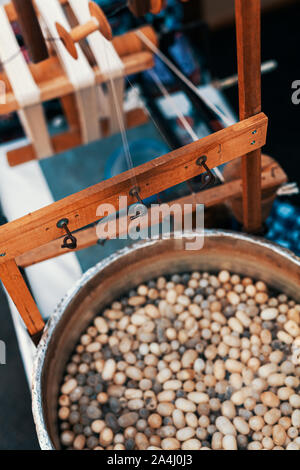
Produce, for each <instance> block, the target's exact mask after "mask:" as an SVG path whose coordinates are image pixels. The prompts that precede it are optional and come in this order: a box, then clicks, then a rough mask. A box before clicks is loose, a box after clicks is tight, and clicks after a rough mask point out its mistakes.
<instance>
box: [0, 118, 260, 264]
mask: <svg viewBox="0 0 300 470" xmlns="http://www.w3.org/2000/svg"><path fill="white" fill-rule="evenodd" d="M267 122H268V119H267V117H266V116H265V115H264V114H263V113H261V114H258V115H257V116H254V117H252V118H249V119H246V120H244V121H241V122H239V123H237V124H234V125H233V126H230V127H228V128H226V129H222V130H221V131H219V132H217V133H215V134H212V135H209V136H207V137H205V138H204V139H201V140H198V141H197V142H193V143H191V144H189V145H186V146H185V147H182V148H179V149H177V150H175V151H173V152H171V153H168V154H166V155H164V156H162V157H159V158H156V159H154V160H152V161H150V162H148V163H145V164H144V165H141V166H139V167H137V168H135V169H133V170H129V171H126V172H125V173H122V174H121V175H118V176H115V177H113V178H111V179H110V180H106V181H103V182H102V183H99V184H97V185H95V186H92V187H90V188H87V189H85V190H83V191H81V192H79V193H77V194H73V195H71V196H69V197H67V198H65V199H62V200H60V201H57V202H55V203H53V204H51V206H48V207H45V208H42V209H40V210H38V211H36V212H33V213H32V214H28V215H26V216H24V217H22V218H20V219H18V220H15V221H13V222H10V223H8V224H6V225H3V226H2V227H0V264H2V263H5V262H6V261H7V260H9V259H15V258H16V257H17V256H20V255H21V254H22V253H25V252H26V251H28V250H31V249H33V248H35V247H37V246H41V245H43V244H46V243H48V242H50V241H51V240H55V239H56V238H59V237H60V236H61V235H62V231H61V230H60V229H58V228H57V227H56V223H57V221H58V220H59V219H61V218H63V217H67V218H68V220H69V229H70V230H71V231H72V230H78V229H80V228H82V227H85V226H87V225H89V224H90V223H93V222H94V221H95V220H97V217H96V211H97V208H98V206H99V204H103V203H110V204H113V205H114V207H117V206H118V200H119V196H120V195H127V196H128V204H129V205H130V204H133V203H134V202H136V201H135V199H134V198H133V197H132V196H129V192H130V189H131V188H132V186H133V183H132V181H133V179H134V180H135V181H136V182H137V184H138V186H139V188H140V195H141V197H142V198H143V199H146V198H147V197H150V196H152V195H154V194H158V193H159V192H161V191H164V190H165V189H167V188H170V187H172V186H175V185H177V184H179V183H182V182H184V181H187V180H189V179H191V178H193V177H195V176H197V175H199V174H201V173H203V172H205V170H204V169H203V168H202V167H199V166H198V165H197V163H196V162H197V159H198V158H199V157H200V156H202V155H206V156H207V164H208V166H209V167H210V168H215V167H217V166H220V165H222V164H224V163H227V162H229V161H231V160H234V159H235V158H238V157H240V156H242V155H244V154H247V153H249V151H250V150H252V149H253V150H255V149H258V148H261V147H262V146H263V145H265V142H266V133H267Z"/></svg>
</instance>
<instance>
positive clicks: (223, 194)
mask: <svg viewBox="0 0 300 470" xmlns="http://www.w3.org/2000/svg"><path fill="white" fill-rule="evenodd" d="M261 177H262V189H263V190H270V189H271V188H272V189H273V190H274V192H275V191H276V189H277V188H278V187H280V186H281V185H282V184H283V183H285V182H286V180H287V178H286V175H285V173H284V171H283V170H282V169H281V168H280V166H279V165H278V164H276V163H272V164H271V165H268V167H267V168H265V169H264V171H263V173H262V175H261ZM241 194H242V180H241V179H237V180H233V181H230V182H228V183H224V184H222V185H221V186H218V187H217V188H210V189H207V190H205V191H201V192H200V193H196V194H192V195H190V196H185V197H182V198H179V199H176V200H174V201H172V202H169V203H168V205H169V206H171V205H172V204H179V205H180V206H181V207H184V205H187V204H193V209H195V204H204V206H205V208H210V207H214V206H216V205H218V204H222V203H224V202H226V201H228V200H229V199H231V198H235V197H237V196H239V195H241ZM151 210H152V209H149V211H148V212H150V214H149V220H150V221H151ZM147 225H150V224H148V220H146V219H145V226H146V227H147ZM140 226H141V228H143V223H142V222H141V225H140ZM124 233H127V231H125V230H121V231H119V232H118V235H123V234H124ZM114 235H115V234H114V233H113V234H112V236H114ZM76 238H77V249H76V251H79V250H83V249H84V248H88V247H90V246H93V245H95V244H96V243H97V242H98V237H97V234H96V229H95V227H89V228H87V229H84V230H81V231H80V232H77V233H76ZM107 238H108V239H109V238H110V236H109V234H108V235H107ZM61 244H62V240H61V239H59V240H54V241H52V242H50V243H48V244H47V245H44V246H41V247H38V248H35V249H34V250H31V251H28V252H27V253H24V254H23V255H21V256H19V257H18V258H17V259H16V262H17V264H18V266H20V267H22V268H26V267H28V266H32V265H34V264H37V263H41V262H42V261H45V260H47V259H51V258H55V257H57V256H60V255H62V254H63V253H64V252H65V250H64V249H63V248H61Z"/></svg>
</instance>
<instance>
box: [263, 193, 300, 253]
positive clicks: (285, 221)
mask: <svg viewBox="0 0 300 470" xmlns="http://www.w3.org/2000/svg"><path fill="white" fill-rule="evenodd" d="M266 224H267V228H268V232H267V235H266V238H267V239H268V240H272V241H274V242H276V243H278V244H279V245H281V246H283V247H284V248H288V249H289V250H291V251H293V252H294V253H295V254H296V255H298V256H300V208H299V207H296V206H293V205H292V204H290V203H289V202H287V201H280V200H278V199H277V200H276V201H275V203H274V205H273V208H272V212H271V214H270V216H269V218H268V219H267V222H266Z"/></svg>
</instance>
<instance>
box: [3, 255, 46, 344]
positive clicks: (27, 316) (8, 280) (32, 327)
mask: <svg viewBox="0 0 300 470" xmlns="http://www.w3.org/2000/svg"><path fill="white" fill-rule="evenodd" d="M0 279H1V281H2V282H3V285H4V287H5V288H6V290H7V292H8V294H9V295H10V297H11V299H12V300H13V302H14V304H15V306H16V307H17V309H18V311H19V313H20V315H21V317H22V318H23V320H24V323H25V325H26V326H27V329H28V332H29V334H30V336H31V337H32V340H33V341H34V343H36V344H37V343H38V341H39V338H40V335H41V333H42V331H43V328H44V326H45V323H44V321H43V319H42V316H41V314H40V312H39V310H38V308H37V306H36V303H35V301H34V300H33V297H32V295H31V294H30V292H29V289H28V287H27V285H26V283H25V281H24V279H23V276H22V274H21V272H20V270H19V268H18V266H17V264H16V262H15V260H13V259H11V260H9V261H7V262H6V263H4V264H1V265H0Z"/></svg>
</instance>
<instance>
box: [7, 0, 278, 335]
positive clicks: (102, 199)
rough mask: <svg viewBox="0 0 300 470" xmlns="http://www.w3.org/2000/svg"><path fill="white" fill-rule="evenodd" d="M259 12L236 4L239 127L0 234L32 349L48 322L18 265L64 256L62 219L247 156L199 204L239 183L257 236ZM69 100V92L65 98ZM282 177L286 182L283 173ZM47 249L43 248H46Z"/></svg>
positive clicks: (90, 216) (248, 2)
mask: <svg viewBox="0 0 300 470" xmlns="http://www.w3.org/2000/svg"><path fill="white" fill-rule="evenodd" d="M259 5H260V2H259V0H236V16H237V37H238V65H239V90H240V114H241V121H240V122H239V123H237V124H235V125H233V126H231V127H228V128H226V129H223V130H221V131H219V132H217V133H215V134H213V135H210V136H208V137H205V138H204V139H201V140H199V141H197V142H194V143H192V144H189V145H187V146H185V147H182V148H180V149H178V150H175V151H173V152H171V153H169V154H167V155H164V156H162V157H159V158H157V159H155V160H153V161H151V162H149V163H146V164H144V165H142V166H139V167H137V168H135V169H134V170H129V171H127V172H125V173H123V174H121V175H119V176H116V177H114V178H112V179H110V180H107V181H104V182H101V183H99V184H97V185H95V186H92V187H90V188H87V189H85V190H83V191H81V192H79V193H77V194H73V195H71V196H69V197H67V198H65V199H63V200H61V201H57V202H55V203H53V204H51V205H50V206H48V207H45V208H42V209H40V210H38V211H36V212H33V213H32V214H28V215H26V216H25V217H22V218H20V219H18V220H15V221H13V222H10V223H8V224H6V225H4V226H2V227H0V279H1V280H2V282H3V284H4V286H5V287H6V289H7V291H8V293H9V294H10V296H11V298H12V299H13V301H14V303H15V305H16V307H17V309H18V310H19V313H20V315H21V316H22V318H23V320H24V322H25V324H26V326H27V329H28V331H29V333H30V335H31V337H32V338H33V340H34V341H35V342H37V341H38V338H39V336H40V334H41V332H42V330H43V327H44V322H43V320H42V317H41V315H40V313H39V311H38V308H37V306H36V304H35V302H34V300H33V298H32V296H31V294H30V292H29V290H28V288H27V287H26V285H25V283H24V281H23V278H22V276H21V274H20V271H19V268H18V264H19V265H20V266H28V265H29V264H30V263H33V262H38V261H41V260H42V259H48V258H50V257H54V256H58V255H60V254H62V252H65V251H62V249H61V246H60V245H61V241H60V239H61V237H62V236H63V230H62V229H59V228H57V222H58V221H59V220H60V219H62V218H67V219H68V220H69V229H70V230H71V231H72V232H74V231H76V230H78V229H80V228H84V227H87V226H88V225H89V224H91V223H93V222H95V221H96V220H97V216H96V211H97V207H98V206H99V204H103V203H110V204H113V205H114V206H115V207H117V204H118V198H119V196H120V195H126V196H127V197H128V205H130V204H132V203H134V202H135V200H134V198H133V197H132V196H130V190H131V189H132V187H133V181H135V184H136V185H138V187H139V193H140V196H141V198H142V199H145V198H147V197H149V196H151V195H154V194H158V193H159V192H161V191H164V190H165V189H167V188H170V187H172V186H174V185H177V184H179V183H181V182H184V181H187V180H189V179H191V178H193V177H195V176H197V175H199V174H201V173H203V172H204V171H205V169H204V168H203V167H201V166H199V164H198V159H199V157H201V156H203V155H206V157H207V165H208V167H209V168H215V167H217V166H219V165H221V164H224V163H227V162H229V161H231V160H234V159H236V158H239V157H243V172H242V178H241V180H238V182H232V184H230V185H229V186H227V187H225V190H224V189H223V193H222V195H220V196H219V197H218V196H216V197H214V196H212V194H213V192H215V191H216V192H217V191H219V188H216V189H212V190H208V191H206V192H205V196H206V199H205V196H203V195H202V194H200V195H199V198H200V201H201V198H202V197H203V199H202V200H204V202H206V203H207V204H213V203H219V202H220V201H224V200H225V199H226V198H228V197H232V196H234V195H236V194H238V193H239V192H240V188H241V184H242V185H243V200H244V226H245V229H246V230H248V231H250V230H252V231H255V230H258V228H260V225H261V211H260V207H261V185H262V183H263V186H265V187H268V185H271V186H272V185H273V186H274V181H272V175H271V177H270V174H266V173H265V174H263V177H261V168H260V161H261V153H260V152H261V148H262V147H263V146H264V145H265V142H266V133H267V121H268V120H267V117H266V116H265V115H264V114H263V113H261V112H260V107H261V103H260V90H259V89H260V79H259V74H260V54H259V52H258V49H259V46H260V44H259V29H260V28H259ZM253 48H254V52H253ZM255 48H257V51H256V49H255ZM248 88H249V90H248ZM69 93H70V90H68V93H66V95H67V94H69ZM280 178H281V180H282V181H283V180H284V177H283V175H282V174H281V176H280ZM280 178H278V180H277V182H278V181H279V180H280ZM198 201H199V199H198ZM182 202H183V201H181V203H182ZM79 239H80V245H79V248H83V247H85V246H90V244H91V243H93V242H95V241H96V238H95V236H94V235H93V234H91V230H89V231H85V232H84V235H82V234H81V235H79ZM45 245H46V248H42V247H44V246H45ZM41 250H42V251H41ZM44 250H45V251H44ZM26 256H27V258H26ZM28 256H29V258H28Z"/></svg>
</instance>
